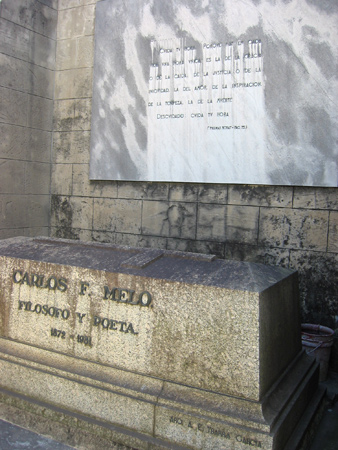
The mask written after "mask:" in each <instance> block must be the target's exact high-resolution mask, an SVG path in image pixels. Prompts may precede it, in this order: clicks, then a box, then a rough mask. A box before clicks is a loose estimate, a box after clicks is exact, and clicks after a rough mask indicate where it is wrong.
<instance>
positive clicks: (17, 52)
mask: <svg viewBox="0 0 338 450" xmlns="http://www.w3.org/2000/svg"><path fill="white" fill-rule="evenodd" d="M0 35H1V39H0V53H4V54H6V55H8V56H14V57H16V58H19V59H22V60H23V61H28V62H30V63H33V64H37V65H38V66H41V67H45V68H48V69H51V70H54V66H55V46H56V41H55V40H53V39H50V38H48V37H46V36H43V35H41V34H38V33H35V32H34V31H31V30H28V29H27V28H23V27H21V26H20V25H17V24H15V23H13V22H10V21H8V20H5V19H2V20H0Z"/></svg>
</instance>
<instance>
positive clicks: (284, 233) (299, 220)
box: [259, 208, 329, 251]
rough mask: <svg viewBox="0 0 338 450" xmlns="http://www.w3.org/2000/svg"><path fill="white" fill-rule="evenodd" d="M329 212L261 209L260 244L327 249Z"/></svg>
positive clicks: (318, 249)
mask: <svg viewBox="0 0 338 450" xmlns="http://www.w3.org/2000/svg"><path fill="white" fill-rule="evenodd" d="M328 219H329V213H328V211H311V210H297V209H290V208H283V209H281V208H261V212H260V218H259V243H260V244H264V245H271V246H273V247H282V248H290V249H291V248H292V249H308V250H317V251H326V247H327V233H328Z"/></svg>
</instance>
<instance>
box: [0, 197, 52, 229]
mask: <svg viewBox="0 0 338 450" xmlns="http://www.w3.org/2000/svg"><path fill="white" fill-rule="evenodd" d="M1 200H2V208H1V223H2V227H3V228H10V227H13V228H29V227H34V226H45V227H48V222H49V205H50V201H49V195H22V194H20V195H14V194H12V195H10V194H4V195H2V199H1Z"/></svg>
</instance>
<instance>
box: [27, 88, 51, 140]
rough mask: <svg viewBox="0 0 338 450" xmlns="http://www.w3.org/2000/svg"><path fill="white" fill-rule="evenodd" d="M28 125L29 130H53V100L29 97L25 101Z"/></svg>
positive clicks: (34, 96)
mask: <svg viewBox="0 0 338 450" xmlns="http://www.w3.org/2000/svg"><path fill="white" fill-rule="evenodd" d="M27 110H28V120H27V122H28V125H29V126H30V127H31V128H37V129H39V130H45V131H51V130H52V128H53V100H50V99H47V98H42V97H38V96H36V95H29V96H28V99H27Z"/></svg>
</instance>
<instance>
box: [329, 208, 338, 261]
mask: <svg viewBox="0 0 338 450" xmlns="http://www.w3.org/2000/svg"><path fill="white" fill-rule="evenodd" d="M328 251H329V252H333V253H338V211H331V212H330V218H329V241H328Z"/></svg>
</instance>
